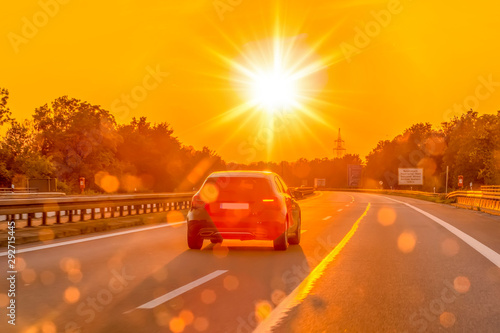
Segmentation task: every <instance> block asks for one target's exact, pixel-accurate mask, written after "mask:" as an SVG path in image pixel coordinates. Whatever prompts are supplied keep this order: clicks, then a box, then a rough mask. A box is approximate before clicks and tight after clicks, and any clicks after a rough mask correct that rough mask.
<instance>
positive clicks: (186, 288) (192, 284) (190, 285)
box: [137, 270, 227, 309]
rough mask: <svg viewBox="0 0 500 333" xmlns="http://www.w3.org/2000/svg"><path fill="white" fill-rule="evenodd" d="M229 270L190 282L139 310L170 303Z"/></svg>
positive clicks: (219, 271)
mask: <svg viewBox="0 0 500 333" xmlns="http://www.w3.org/2000/svg"><path fill="white" fill-rule="evenodd" d="M226 272H227V270H217V271H215V272H213V273H210V274H208V275H205V276H204V277H202V278H199V279H198V280H195V281H193V282H190V283H188V284H186V285H184V286H182V287H179V288H177V289H175V290H172V291H171V292H169V293H166V294H165V295H163V296H160V297H158V298H156V299H154V300H152V301H150V302H147V303H146V304H143V305H141V306H138V307H137V309H152V308H155V307H157V306H158V305H160V304H163V303H165V302H166V301H169V300H171V299H172V298H174V297H177V296H179V295H182V294H184V293H185V292H187V291H189V290H191V289H194V288H196V287H198V286H201V285H202V284H204V283H206V282H208V281H210V280H213V279H215V278H216V277H218V276H219V275H222V274H224V273H226Z"/></svg>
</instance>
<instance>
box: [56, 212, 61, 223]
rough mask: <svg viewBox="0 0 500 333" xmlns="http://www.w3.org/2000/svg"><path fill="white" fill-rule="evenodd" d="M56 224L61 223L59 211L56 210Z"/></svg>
mask: <svg viewBox="0 0 500 333" xmlns="http://www.w3.org/2000/svg"><path fill="white" fill-rule="evenodd" d="M56 224H61V211H60V210H58V211H57V212H56Z"/></svg>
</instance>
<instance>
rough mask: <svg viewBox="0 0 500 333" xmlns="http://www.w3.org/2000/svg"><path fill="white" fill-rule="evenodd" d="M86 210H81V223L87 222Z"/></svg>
mask: <svg viewBox="0 0 500 333" xmlns="http://www.w3.org/2000/svg"><path fill="white" fill-rule="evenodd" d="M85 213H86V209H80V221H85Z"/></svg>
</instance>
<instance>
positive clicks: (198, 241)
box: [187, 231, 203, 250]
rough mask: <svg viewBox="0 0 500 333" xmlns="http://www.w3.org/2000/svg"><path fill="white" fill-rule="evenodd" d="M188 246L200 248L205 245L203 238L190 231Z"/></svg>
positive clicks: (195, 248)
mask: <svg viewBox="0 0 500 333" xmlns="http://www.w3.org/2000/svg"><path fill="white" fill-rule="evenodd" d="M187 238H188V246H189V248H190V249H192V250H199V249H201V247H202V246H203V238H201V237H200V236H198V235H196V234H194V233H190V232H189V231H188V237H187Z"/></svg>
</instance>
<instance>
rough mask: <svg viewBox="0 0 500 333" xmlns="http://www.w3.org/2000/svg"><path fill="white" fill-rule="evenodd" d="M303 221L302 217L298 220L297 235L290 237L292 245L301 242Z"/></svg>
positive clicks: (289, 240)
mask: <svg viewBox="0 0 500 333" xmlns="http://www.w3.org/2000/svg"><path fill="white" fill-rule="evenodd" d="M301 227H302V221H301V218H300V217H299V221H298V222H297V230H295V235H293V236H292V237H290V238H289V239H288V242H289V243H290V244H292V245H297V244H299V243H300V235H301V230H302V228H301Z"/></svg>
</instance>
